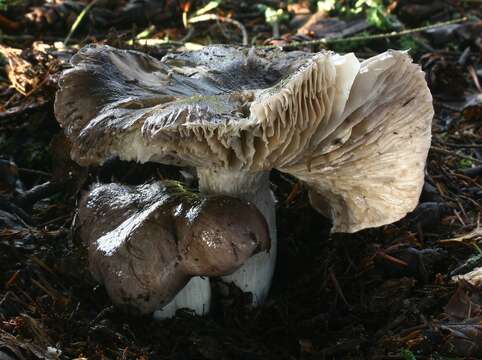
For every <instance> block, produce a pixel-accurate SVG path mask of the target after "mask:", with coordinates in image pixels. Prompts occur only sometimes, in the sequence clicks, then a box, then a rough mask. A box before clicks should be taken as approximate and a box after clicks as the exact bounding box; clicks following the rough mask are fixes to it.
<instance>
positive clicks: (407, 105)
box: [55, 46, 433, 232]
mask: <svg viewBox="0 0 482 360" xmlns="http://www.w3.org/2000/svg"><path fill="white" fill-rule="evenodd" d="M72 65H73V66H74V67H73V69H70V70H68V71H66V72H65V73H64V75H63V77H62V79H61V81H60V91H59V92H58V94H57V98H56V102H55V112H56V116H57V119H58V120H59V122H60V123H61V125H62V126H63V127H64V128H65V131H66V133H67V135H68V136H69V138H70V140H71V142H72V143H73V152H72V156H73V158H74V159H75V160H77V161H78V162H80V163H82V164H92V163H101V162H103V161H105V160H106V159H108V158H109V157H112V156H119V157H120V158H121V159H126V160H137V161H141V162H143V161H159V162H165V163H174V164H180V165H192V166H197V167H205V168H223V169H228V170H236V171H247V172H250V171H251V172H252V171H260V170H268V169H271V168H277V169H278V170H280V171H283V172H287V173H289V174H292V175H294V176H296V177H298V178H299V179H301V180H303V181H304V182H306V183H307V184H308V186H309V188H310V192H311V196H310V197H311V200H312V204H313V205H314V206H315V207H316V208H317V209H319V210H320V211H321V212H322V213H324V214H326V215H328V216H330V217H331V218H332V219H333V222H334V227H333V231H343V232H353V231H357V230H360V229H363V228H367V227H373V226H379V225H383V224H387V223H390V222H393V221H395V220H398V219H400V218H401V217H403V216H404V215H405V214H406V213H407V212H408V211H410V210H412V209H413V208H414V207H415V205H416V203H417V201H418V197H419V194H420V191H421V188H422V184H423V171H424V165H425V161H426V157H427V152H428V148H429V144H430V126H431V119H432V116H433V108H432V102H431V95H430V92H429V90H428V88H427V85H426V83H425V80H424V75H423V73H422V71H421V70H420V68H419V67H418V66H417V65H414V64H413V63H412V61H411V59H410V57H409V56H408V55H407V54H406V53H404V52H399V51H388V52H386V53H383V54H381V55H378V56H375V57H373V58H370V59H368V60H365V61H363V62H361V63H360V62H359V61H358V59H357V58H356V57H355V56H354V55H353V54H347V55H343V56H340V55H337V54H333V53H331V52H322V53H317V54H310V53H304V52H291V53H284V52H281V51H279V50H275V51H267V50H257V49H244V48H233V47H227V46H209V47H206V48H204V49H202V50H200V51H195V52H187V53H180V54H173V55H168V56H166V57H164V58H163V59H162V60H161V61H158V60H156V59H153V58H152V57H149V56H147V55H144V54H141V53H138V52H134V51H125V50H117V49H114V48H111V47H107V46H99V47H96V46H88V47H85V48H83V49H82V50H80V51H79V53H78V54H77V55H76V56H75V57H74V58H73V60H72Z"/></svg>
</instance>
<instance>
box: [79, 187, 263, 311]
mask: <svg viewBox="0 0 482 360" xmlns="http://www.w3.org/2000/svg"><path fill="white" fill-rule="evenodd" d="M79 233H80V237H81V239H82V240H83V242H84V243H85V244H86V246H87V247H88V252H89V266H90V270H91V272H92V274H93V276H94V277H95V278H96V279H97V280H98V281H99V282H101V283H103V284H104V285H105V287H106V289H107V291H108V293H109V295H110V297H111V299H112V300H113V302H114V303H116V304H118V305H124V306H128V307H130V308H133V309H135V310H137V311H138V312H140V313H149V312H152V311H154V310H156V309H159V308H160V307H162V305H165V304H166V303H168V302H169V301H170V300H171V299H172V298H173V297H174V296H175V295H176V294H177V293H178V292H179V291H180V290H181V289H182V288H183V287H184V285H186V283H187V282H188V281H189V279H190V278H191V277H192V276H222V275H227V274H230V273H232V272H233V271H235V270H236V269H238V268H239V267H240V266H241V265H242V264H243V263H244V262H245V261H246V260H247V259H248V258H249V257H250V256H252V255H253V254H255V253H257V252H259V251H266V250H268V249H269V243H270V241H269V235H268V229H267V225H266V221H265V220H264V217H263V216H262V215H261V213H260V212H259V211H258V210H257V209H256V207H255V206H254V205H251V204H249V203H245V202H243V201H241V200H239V199H236V198H230V197H226V196H211V197H201V196H199V195H198V194H195V193H192V192H189V191H188V190H186V189H185V188H184V187H183V186H182V185H180V184H179V183H177V182H173V181H166V182H156V183H151V184H146V185H141V186H126V185H119V184H106V185H95V186H94V187H93V188H92V189H91V190H90V191H89V192H88V193H86V194H85V195H84V196H83V197H82V200H81V202H80V206H79Z"/></svg>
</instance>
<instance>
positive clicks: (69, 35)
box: [64, 0, 99, 46]
mask: <svg viewBox="0 0 482 360" xmlns="http://www.w3.org/2000/svg"><path fill="white" fill-rule="evenodd" d="M97 1H99V0H92V1H91V2H90V3H89V5H87V6H86V7H85V8H84V9H83V10H82V11H81V12H80V14H79V15H78V16H77V19H75V21H74V23H73V24H72V27H71V28H70V31H69V34H68V35H67V37H66V38H65V40H64V45H65V46H67V44H68V43H69V41H70V38H71V37H72V35H73V34H74V33H75V30H77V28H78V27H79V25H80V23H81V22H82V20H83V19H84V17H85V15H87V13H88V12H89V11H90V9H92V8H93V7H94V5H95V4H96V3H97Z"/></svg>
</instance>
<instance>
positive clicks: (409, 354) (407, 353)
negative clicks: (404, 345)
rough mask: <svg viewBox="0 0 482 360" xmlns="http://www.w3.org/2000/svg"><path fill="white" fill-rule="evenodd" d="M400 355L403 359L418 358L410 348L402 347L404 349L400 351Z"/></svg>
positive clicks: (414, 359) (412, 359)
mask: <svg viewBox="0 0 482 360" xmlns="http://www.w3.org/2000/svg"><path fill="white" fill-rule="evenodd" d="M400 356H401V357H402V358H403V360H417V358H416V357H415V355H414V354H413V352H411V351H410V350H408V349H402V351H400Z"/></svg>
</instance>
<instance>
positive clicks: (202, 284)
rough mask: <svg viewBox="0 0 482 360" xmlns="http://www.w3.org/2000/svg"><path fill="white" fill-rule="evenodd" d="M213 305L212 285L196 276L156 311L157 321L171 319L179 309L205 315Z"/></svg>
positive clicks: (203, 278) (206, 279) (205, 279)
mask: <svg viewBox="0 0 482 360" xmlns="http://www.w3.org/2000/svg"><path fill="white" fill-rule="evenodd" d="M210 304H211V285H210V283H209V278H207V277H200V276H195V277H193V278H191V280H189V282H188V283H187V284H186V286H184V287H183V288H182V290H181V291H179V292H178V293H177V295H176V296H175V297H174V299H172V300H171V301H170V302H169V303H168V304H167V305H165V306H163V307H162V308H161V309H159V310H157V311H154V315H153V316H154V318H155V319H157V320H162V319H169V318H172V317H174V316H175V315H176V311H177V310H178V309H189V310H192V311H194V313H195V314H196V315H205V314H207V313H208V312H209V307H210Z"/></svg>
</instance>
